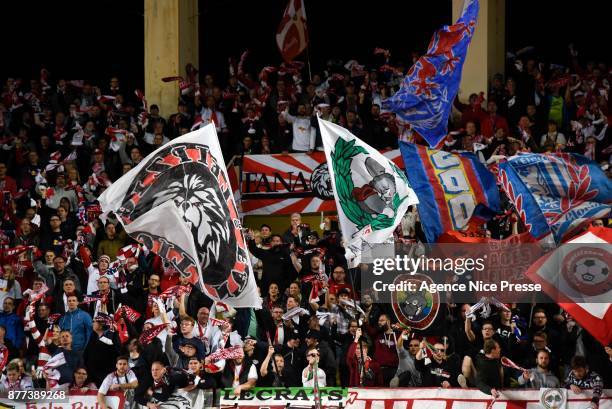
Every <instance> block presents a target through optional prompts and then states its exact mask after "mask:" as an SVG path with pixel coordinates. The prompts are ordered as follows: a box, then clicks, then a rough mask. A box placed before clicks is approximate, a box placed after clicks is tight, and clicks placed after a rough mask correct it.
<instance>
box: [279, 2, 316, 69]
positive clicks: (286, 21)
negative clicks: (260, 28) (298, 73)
mask: <svg viewBox="0 0 612 409" xmlns="http://www.w3.org/2000/svg"><path fill="white" fill-rule="evenodd" d="M302 1H303V0H289V4H287V8H286V9H285V14H283V19H282V20H281V22H280V24H279V26H278V30H277V31H276V45H277V46H278V50H279V51H280V53H281V55H282V56H283V60H285V61H287V62H289V61H291V60H293V59H294V58H295V57H297V56H298V55H300V53H301V52H302V51H304V50H305V49H306V46H307V45H308V29H307V28H306V9H305V8H304V3H303V2H302Z"/></svg>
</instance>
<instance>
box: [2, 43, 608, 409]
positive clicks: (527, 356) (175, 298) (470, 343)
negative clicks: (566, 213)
mask: <svg viewBox="0 0 612 409" xmlns="http://www.w3.org/2000/svg"><path fill="white" fill-rule="evenodd" d="M376 58H378V59H379V62H380V64H377V65H376V66H375V67H371V69H366V68H365V67H363V66H361V65H360V64H359V63H358V62H357V61H354V60H351V61H349V62H347V63H346V64H344V63H341V62H339V61H330V62H329V63H328V64H327V67H326V69H325V70H324V71H323V72H321V73H315V74H314V75H313V76H312V79H308V78H306V76H305V71H306V70H305V69H304V67H303V65H301V64H299V63H293V64H283V65H281V66H280V67H278V68H273V67H266V68H265V69H264V70H262V71H261V72H260V73H259V74H258V75H253V74H252V73H251V72H248V70H247V69H246V68H245V67H246V65H247V62H248V59H247V55H243V57H242V58H241V59H240V61H239V62H238V63H237V64H236V63H234V62H232V63H231V64H230V73H229V74H230V75H229V78H228V79H227V82H226V83H223V84H222V83H220V82H219V81H218V80H217V79H216V78H215V77H214V76H213V75H211V74H207V75H204V76H203V78H202V83H199V82H198V80H197V71H196V70H195V69H194V68H193V67H191V66H189V67H188V69H187V75H186V77H185V78H183V79H177V82H178V83H179V87H180V89H181V98H180V101H179V103H178V106H177V112H176V113H172V114H171V115H168V114H169V113H163V115H162V113H160V112H159V108H158V107H157V106H155V105H151V106H148V105H147V104H146V100H145V99H144V98H142V94H140V93H136V94H135V93H134V90H133V89H129V86H128V85H127V84H123V83H121V82H120V79H119V78H117V77H112V78H111V79H110V82H109V83H108V84H105V85H102V84H99V86H96V85H95V84H92V83H90V82H87V81H70V80H66V79H63V78H61V77H56V78H52V77H51V75H50V73H48V72H47V71H45V70H43V71H41V76H40V78H36V79H30V80H29V81H28V80H25V79H20V78H9V79H7V80H6V82H5V84H4V88H3V90H2V95H1V100H0V138H2V141H1V143H0V145H1V146H2V149H1V150H0V188H1V191H2V195H3V196H2V209H1V210H2V213H1V214H2V219H1V224H2V225H1V229H2V230H1V234H0V240H1V242H2V243H1V244H2V258H1V277H2V278H0V310H1V312H0V347H1V350H2V351H3V356H4V357H6V358H7V359H8V362H7V363H6V366H5V367H4V373H3V375H2V379H1V381H0V390H4V391H6V390H23V389H27V388H33V387H41V388H67V389H69V390H71V391H78V390H80V391H83V390H95V389H97V390H98V397H99V402H100V406H101V408H105V407H106V406H105V403H104V396H105V395H106V394H107V393H108V392H109V391H124V392H125V394H126V396H127V397H128V398H129V402H134V404H140V405H143V406H146V407H148V408H150V409H156V408H157V407H158V405H159V404H160V403H163V402H164V401H165V400H166V399H168V397H169V396H170V394H172V393H174V392H175V391H180V393H183V394H185V395H186V396H191V395H189V394H193V393H195V392H197V391H198V390H201V389H211V388H233V389H234V391H235V392H236V393H239V392H240V391H241V390H246V389H250V388H253V387H255V386H313V385H314V384H315V382H316V383H317V384H318V386H325V385H327V386H334V385H337V386H360V385H362V386H389V385H392V386H400V387H418V386H439V387H443V388H448V387H468V386H469V387H477V388H479V389H480V390H482V391H483V392H485V393H487V394H491V395H493V396H496V395H497V394H498V393H499V392H498V391H499V390H500V389H502V388H508V387H516V388H519V387H529V388H539V387H559V386H562V387H568V388H571V389H572V390H573V391H576V392H579V391H580V390H582V389H593V396H592V397H593V403H594V404H597V401H598V397H599V395H600V394H601V389H602V388H603V387H604V386H607V387H610V385H611V383H612V375H611V374H612V349H611V348H610V347H609V346H608V347H605V348H604V347H602V346H601V345H599V344H598V343H597V342H596V341H595V340H594V339H593V338H592V337H591V336H590V335H589V334H588V333H587V332H586V331H584V330H583V329H582V328H580V326H579V325H577V324H576V322H575V321H574V320H573V319H572V318H571V317H570V316H568V315H567V314H564V313H563V311H561V310H560V309H559V307H558V306H557V305H556V304H545V305H538V306H535V308H534V306H531V305H524V304H518V305H517V304H514V305H510V306H509V309H508V310H504V309H500V310H499V311H496V312H495V313H494V314H493V315H492V316H491V317H489V318H488V319H482V318H478V319H477V320H475V321H474V322H472V320H471V319H470V318H469V317H466V313H467V312H468V311H469V308H470V305H468V304H464V305H454V304H445V305H443V307H442V308H441V309H440V312H439V314H438V316H437V318H436V320H435V322H434V324H433V325H432V326H431V327H429V328H428V329H427V330H424V331H416V330H411V329H410V328H407V327H405V326H402V325H399V324H398V323H397V322H396V319H395V315H394V313H393V311H392V310H391V308H390V306H389V305H387V304H379V303H376V302H374V301H375V300H373V298H372V295H371V294H370V293H368V292H367V291H365V292H360V291H359V290H360V288H359V283H358V281H355V280H358V276H359V275H358V274H354V272H352V271H349V270H348V269H347V263H346V259H345V257H344V250H343V248H342V247H341V246H340V244H339V243H340V242H341V237H340V233H339V231H338V229H337V225H336V223H334V222H333V220H330V219H329V218H328V219H327V220H326V228H325V229H324V232H323V234H322V235H319V234H317V232H316V231H314V230H311V229H310V228H309V226H307V225H305V224H303V223H302V221H301V216H300V214H293V215H291V216H290V221H289V224H288V227H287V230H286V231H271V228H270V227H269V226H268V225H265V224H264V225H262V226H260V228H259V229H258V230H257V231H249V232H248V239H249V250H250V252H251V255H252V262H253V265H254V269H255V272H256V275H257V281H258V285H259V288H260V291H261V295H262V297H263V308H262V309H261V310H253V309H245V308H238V309H234V308H232V307H231V306H228V305H225V304H223V303H214V302H213V301H212V300H211V299H210V298H208V297H207V296H206V295H205V294H204V293H203V292H202V291H201V290H200V289H199V288H198V287H197V286H194V285H193V284H191V283H189V282H188V280H187V279H186V278H184V277H182V276H181V274H180V272H178V271H176V270H174V269H173V268H172V267H170V266H168V265H166V264H165V263H164V261H163V260H161V259H160V258H159V257H158V256H156V255H155V254H153V253H152V252H150V251H148V249H146V248H142V247H140V246H137V245H135V244H134V241H133V240H132V239H131V238H130V237H128V236H127V235H126V233H125V231H124V230H123V229H122V226H121V224H120V223H118V222H117V220H116V219H114V218H112V217H111V218H109V219H108V221H107V222H106V224H103V223H102V221H101V220H100V219H99V218H98V216H99V214H100V211H101V209H100V207H99V205H98V204H97V203H96V197H97V196H98V195H99V194H100V193H101V192H102V191H104V189H105V188H106V187H108V186H109V185H110V183H112V182H113V181H115V180H117V179H118V178H119V177H120V176H121V175H122V174H124V173H126V172H127V171H129V170H130V169H131V168H133V167H134V166H136V165H138V164H139V163H140V161H141V160H142V159H143V158H144V157H146V155H147V154H148V153H150V152H152V151H154V150H155V149H157V148H158V147H160V146H161V145H163V144H164V143H166V142H167V141H169V140H172V139H174V138H176V137H178V136H179V135H182V134H185V133H187V132H189V131H190V130H191V129H193V128H197V127H199V126H200V125H202V124H207V123H209V122H213V123H214V124H215V126H216V128H217V131H218V134H219V138H220V142H221V145H222V149H223V152H224V156H225V158H226V159H227V158H232V157H234V156H237V157H238V158H239V157H241V156H242V155H249V154H259V153H263V154H267V153H283V152H312V151H314V150H322V144H321V138H320V132H319V130H318V128H317V121H316V120H314V119H313V118H315V117H314V116H313V115H315V112H317V113H319V114H320V115H321V116H322V118H324V119H327V120H330V121H332V122H334V123H338V124H340V125H342V126H344V127H346V128H347V129H349V130H350V131H351V132H352V133H353V134H355V135H357V136H358V137H360V138H362V139H363V140H364V141H365V142H366V143H368V144H370V145H371V146H373V147H375V148H377V149H381V150H382V149H392V148H396V147H397V143H398V142H397V141H398V140H407V141H416V142H420V141H419V138H418V136H415V135H412V134H411V132H410V127H409V126H408V125H407V124H404V123H402V121H401V120H399V119H398V118H397V117H396V116H395V115H394V114H392V113H390V112H386V111H385V110H384V109H382V105H383V104H382V101H383V100H384V99H385V98H386V97H387V96H389V95H391V94H392V93H393V92H394V91H395V90H396V89H397V87H398V85H399V83H400V81H401V79H402V78H403V75H404V72H405V68H404V67H403V66H401V65H398V66H393V65H392V63H393V60H392V59H391V56H390V54H389V53H388V51H386V50H377V54H376ZM611 80H612V71H610V70H609V68H608V67H607V66H606V65H605V64H602V63H595V62H587V63H586V64H585V65H581V64H580V63H579V60H578V57H577V54H576V52H575V51H574V50H573V49H572V50H571V55H570V56H569V58H568V61H567V63H566V64H565V66H558V65H554V64H548V63H544V62H542V61H540V60H538V58H537V56H535V55H534V54H533V53H532V52H529V51H527V52H524V53H523V54H519V55H515V56H513V57H511V58H510V59H509V60H508V70H507V76H506V77H504V76H502V75H496V76H495V77H494V78H492V81H491V84H490V89H489V93H488V95H484V94H481V95H476V94H474V95H470V96H469V99H468V101H464V103H462V101H459V100H457V101H456V102H455V108H456V110H455V112H454V114H455V115H454V117H453V118H452V123H451V126H450V129H451V130H452V132H450V134H449V135H448V137H447V139H446V140H445V143H444V147H443V149H446V150H450V151H474V152H476V153H477V154H478V155H479V157H480V158H481V161H483V162H485V163H492V162H495V161H498V160H500V159H501V158H503V157H505V156H511V155H513V154H515V153H516V152H519V151H531V152H545V151H548V152H551V151H564V152H578V153H582V154H584V155H586V156H587V157H589V158H591V159H594V160H596V161H598V162H600V163H601V165H602V167H603V168H604V169H605V170H606V171H607V172H608V175H610V168H609V161H610V160H611V159H612V145H610V130H609V128H608V118H609V117H610V116H609V115H610V104H609V99H608V93H609V91H610V81H611ZM236 163H239V161H238V162H236ZM595 223H598V224H604V223H606V224H607V221H602V220H599V221H596V222H595ZM487 229H488V230H489V231H490V232H492V233H493V235H494V236H495V237H496V238H504V237H508V236H509V235H510V234H516V233H518V232H520V231H522V228H521V226H520V223H519V222H518V221H517V219H516V218H514V219H512V216H511V215H506V216H505V217H500V218H498V219H496V220H495V221H493V222H491V223H489V225H488V226H487ZM396 236H397V239H398V240H402V239H403V240H416V241H425V239H424V235H423V233H422V229H421V227H420V221H419V219H418V215H417V214H416V212H415V211H414V209H412V210H411V211H410V212H409V213H408V215H407V216H406V217H405V219H404V221H403V222H402V224H401V226H400V228H398V230H397V232H396ZM475 301H476V300H475ZM501 356H505V357H509V358H510V359H512V360H513V361H514V362H516V363H518V365H519V366H521V367H522V368H526V370H518V369H513V368H508V367H507V366H502V365H501V363H500V357H501ZM315 368H316V371H315ZM602 375H605V377H602ZM194 391H195V392H194Z"/></svg>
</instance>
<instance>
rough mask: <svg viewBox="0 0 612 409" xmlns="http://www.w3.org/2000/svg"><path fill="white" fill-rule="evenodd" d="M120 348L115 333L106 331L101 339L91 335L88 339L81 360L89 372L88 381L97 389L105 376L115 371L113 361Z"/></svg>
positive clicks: (94, 334) (117, 336)
mask: <svg viewBox="0 0 612 409" xmlns="http://www.w3.org/2000/svg"><path fill="white" fill-rule="evenodd" d="M120 347H121V342H120V341H119V335H118V334H117V332H111V331H107V332H106V333H104V334H103V335H102V336H101V337H98V335H97V334H96V333H93V334H92V336H91V338H89V342H88V343H87V346H86V347H85V353H84V355H83V359H84V361H85V366H86V367H87V368H88V371H89V372H88V373H89V379H90V380H91V381H92V382H94V383H95V384H96V385H98V387H99V386H100V385H101V384H102V381H104V378H105V377H106V375H108V374H109V373H111V372H113V371H114V370H115V359H117V357H118V356H119V352H120V351H119V348H120Z"/></svg>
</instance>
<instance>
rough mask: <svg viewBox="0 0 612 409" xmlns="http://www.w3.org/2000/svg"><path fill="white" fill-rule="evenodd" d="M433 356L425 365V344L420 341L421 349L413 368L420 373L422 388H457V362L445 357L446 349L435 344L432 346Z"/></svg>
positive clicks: (439, 344)
mask: <svg viewBox="0 0 612 409" xmlns="http://www.w3.org/2000/svg"><path fill="white" fill-rule="evenodd" d="M433 347H434V350H433V355H432V358H433V359H431V360H430V361H429V363H425V354H424V353H423V351H424V350H425V348H427V342H426V341H425V340H423V341H421V347H420V348H419V351H418V352H417V354H416V361H415V366H416V368H417V369H418V370H419V371H421V374H422V379H423V386H437V387H442V388H450V387H451V386H459V383H458V382H457V376H458V375H459V362H457V360H456V359H449V357H448V356H447V355H446V348H447V347H448V344H447V346H446V347H445V346H444V345H443V344H441V343H439V342H437V343H435V344H434V346H433Z"/></svg>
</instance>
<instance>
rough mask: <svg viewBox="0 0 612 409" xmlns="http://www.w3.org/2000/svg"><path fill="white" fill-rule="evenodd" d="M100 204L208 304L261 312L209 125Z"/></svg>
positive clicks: (133, 174) (157, 155) (150, 161)
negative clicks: (219, 302) (208, 300)
mask: <svg viewBox="0 0 612 409" xmlns="http://www.w3.org/2000/svg"><path fill="white" fill-rule="evenodd" d="M98 200H99V201H100V205H101V206H102V210H103V211H104V212H105V213H108V212H110V211H112V212H114V213H115V214H116V215H117V217H118V219H119V220H120V221H121V223H122V224H123V225H124V226H125V230H126V232H127V233H129V234H130V235H131V236H132V237H134V238H135V239H136V240H138V241H139V242H140V243H142V244H143V245H144V246H145V247H147V248H148V249H150V250H151V251H153V252H154V253H155V254H157V255H159V256H160V257H162V258H163V259H165V260H166V261H168V262H170V263H171V264H173V266H174V267H175V268H176V269H177V270H178V271H179V272H180V273H182V274H184V275H187V276H189V278H190V281H191V282H192V283H194V284H196V283H199V284H200V286H201V288H202V290H203V291H204V292H205V293H206V294H207V295H208V296H210V297H211V298H212V299H214V300H222V301H224V302H226V303H227V304H230V305H232V306H234V307H256V308H259V307H260V306H261V299H260V297H259V296H258V295H257V286H256V283H255V278H254V276H253V270H252V268H251V262H250V260H249V252H248V249H247V246H246V241H245V239H244V236H243V233H242V225H241V222H240V219H239V217H238V211H237V208H236V203H235V201H234V197H233V194H232V188H231V185H230V183H229V179H228V176H227V172H226V168H225V162H224V161H223V155H222V153H221V148H220V147H219V140H218V138H217V133H216V130H215V127H214V125H211V124H209V125H207V126H206V127H204V128H201V129H199V130H197V131H195V132H191V133H189V134H187V135H183V136H181V137H180V138H177V139H174V140H173V141H170V142H168V143H167V144H165V145H163V146H162V147H161V148H159V149H157V150H156V151H155V152H153V153H151V154H150V155H149V156H147V157H146V158H145V159H143V160H142V162H140V164H138V166H136V167H135V168H134V169H132V170H130V171H129V172H128V173H126V174H125V175H123V176H122V177H121V178H120V179H119V180H117V181H116V182H115V183H113V184H112V185H111V186H110V187H109V188H108V189H106V191H105V192H104V193H103V194H102V195H101V196H100V197H99V199H98Z"/></svg>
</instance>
